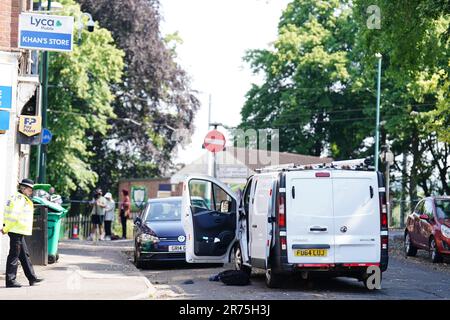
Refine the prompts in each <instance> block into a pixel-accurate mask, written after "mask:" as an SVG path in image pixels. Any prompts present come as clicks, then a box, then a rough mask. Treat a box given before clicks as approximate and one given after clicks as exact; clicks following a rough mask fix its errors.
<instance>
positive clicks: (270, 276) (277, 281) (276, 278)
mask: <svg viewBox="0 0 450 320" xmlns="http://www.w3.org/2000/svg"><path fill="white" fill-rule="evenodd" d="M282 280H283V277H282V276H281V275H280V274H277V273H274V272H273V270H272V269H271V268H268V269H266V286H267V287H269V288H279V287H280V286H281V284H282Z"/></svg>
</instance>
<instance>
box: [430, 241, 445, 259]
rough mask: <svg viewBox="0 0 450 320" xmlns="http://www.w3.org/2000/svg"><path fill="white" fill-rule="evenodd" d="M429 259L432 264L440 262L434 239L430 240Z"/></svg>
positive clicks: (440, 257)
mask: <svg viewBox="0 0 450 320" xmlns="http://www.w3.org/2000/svg"><path fill="white" fill-rule="evenodd" d="M430 258H431V261H432V262H433V263H440V262H442V256H441V254H440V253H439V250H438V247H437V244H436V240H435V239H434V238H431V240H430Z"/></svg>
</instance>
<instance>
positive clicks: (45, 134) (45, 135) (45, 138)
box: [41, 128, 53, 144]
mask: <svg viewBox="0 0 450 320" xmlns="http://www.w3.org/2000/svg"><path fill="white" fill-rule="evenodd" d="M52 137H53V135H52V132H51V131H50V130H48V129H47V128H44V129H42V138H41V143H42V144H49V143H50V141H52Z"/></svg>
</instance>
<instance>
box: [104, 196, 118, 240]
mask: <svg viewBox="0 0 450 320" xmlns="http://www.w3.org/2000/svg"><path fill="white" fill-rule="evenodd" d="M105 199H106V208H105V234H106V236H105V240H111V235H112V233H111V226H112V224H113V222H114V216H115V209H116V204H115V202H114V200H113V198H112V194H111V193H109V192H108V193H106V194H105Z"/></svg>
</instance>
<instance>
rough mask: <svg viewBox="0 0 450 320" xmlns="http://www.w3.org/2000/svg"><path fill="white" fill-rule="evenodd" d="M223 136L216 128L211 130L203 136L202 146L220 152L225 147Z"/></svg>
mask: <svg viewBox="0 0 450 320" xmlns="http://www.w3.org/2000/svg"><path fill="white" fill-rule="evenodd" d="M225 142H226V140H225V136H224V135H223V134H222V133H221V132H220V131H217V130H211V131H210V132H208V134H207V135H206V137H205V140H204V142H203V146H204V147H205V148H206V149H207V150H208V151H210V152H213V153H216V152H220V151H222V150H223V149H224V147H225Z"/></svg>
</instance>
